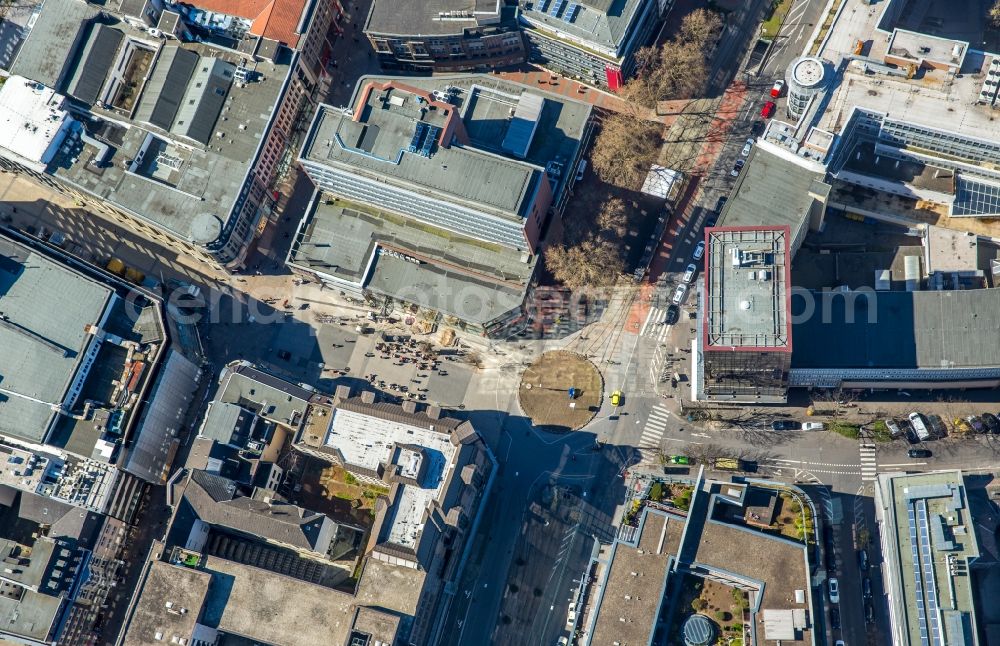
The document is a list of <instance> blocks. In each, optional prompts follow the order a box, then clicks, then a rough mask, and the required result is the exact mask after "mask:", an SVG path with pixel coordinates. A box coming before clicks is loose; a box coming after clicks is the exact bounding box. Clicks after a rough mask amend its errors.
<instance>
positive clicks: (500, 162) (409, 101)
mask: <svg viewBox="0 0 1000 646" xmlns="http://www.w3.org/2000/svg"><path fill="white" fill-rule="evenodd" d="M360 83H365V79H362V80H361V81H360ZM362 96H363V95H362ZM417 98H418V96H417V95H415V94H412V93H410V92H407V91H406V90H405V89H402V88H398V87H396V88H390V89H387V90H380V89H379V88H377V87H375V88H373V89H372V91H371V93H370V94H369V96H368V100H367V102H366V103H365V105H364V106H357V107H356V110H357V111H359V112H360V114H359V115H358V116H357V119H356V120H355V118H354V117H352V116H351V115H350V114H348V113H347V112H346V111H344V110H339V109H336V108H332V107H329V106H323V107H321V108H320V113H319V115H318V117H317V119H318V122H317V124H316V125H315V126H314V129H315V132H314V134H313V136H312V137H311V138H310V140H309V142H307V144H306V147H305V149H304V150H303V151H302V157H303V158H306V159H308V160H310V161H314V162H318V163H321V164H330V165H336V166H339V167H342V168H345V169H350V170H352V171H353V172H357V173H360V174H362V175H366V176H369V177H373V178H377V179H378V181H381V182H391V183H393V184H396V185H399V186H401V187H403V188H406V189H408V190H411V191H414V192H418V193H423V194H425V195H429V196H431V197H437V198H439V199H440V198H443V199H447V200H450V201H455V202H457V203H460V204H465V205H467V206H473V207H476V208H480V209H484V210H486V211H487V212H489V213H491V214H494V215H498V216H502V217H505V218H508V219H513V220H516V221H521V220H523V218H524V217H526V216H527V215H528V212H527V210H528V208H529V207H530V205H531V204H532V203H533V201H534V197H535V190H536V187H537V184H538V182H540V181H545V180H544V171H543V169H541V168H538V167H535V166H533V165H530V164H526V163H523V162H518V161H515V160H512V159H506V158H504V157H501V156H499V155H492V154H489V153H485V152H483V151H480V150H477V149H475V148H465V147H462V146H459V145H449V146H448V147H442V146H440V145H436V146H435V147H434V148H433V149H432V150H431V153H430V157H426V156H424V155H421V154H419V152H417V153H411V152H409V151H408V147H409V146H410V143H411V141H412V140H413V138H414V132H415V131H416V128H417V125H418V124H419V123H428V124H430V125H434V126H437V127H441V126H442V125H443V124H444V122H445V119H446V118H447V117H446V116H441V117H440V118H439V116H437V115H435V113H434V112H433V111H430V110H428V109H427V107H426V102H423V103H420V102H418V101H417ZM455 116H457V115H455Z"/></svg>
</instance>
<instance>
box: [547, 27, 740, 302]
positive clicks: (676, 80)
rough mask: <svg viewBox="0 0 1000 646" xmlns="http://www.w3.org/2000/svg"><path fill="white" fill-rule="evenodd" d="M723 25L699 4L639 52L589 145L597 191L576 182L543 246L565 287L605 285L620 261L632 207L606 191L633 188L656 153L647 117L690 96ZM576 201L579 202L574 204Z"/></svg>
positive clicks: (655, 134)
mask: <svg viewBox="0 0 1000 646" xmlns="http://www.w3.org/2000/svg"><path fill="white" fill-rule="evenodd" d="M720 26H721V21H720V19H719V17H718V14H715V13H713V12H711V11H708V10H705V9H698V10H696V11H694V12H692V13H690V14H688V15H687V16H685V17H684V20H683V22H682V23H681V26H680V29H679V30H678V33H677V35H676V36H675V37H674V38H673V39H671V40H670V41H668V42H667V43H665V44H664V45H662V46H661V47H645V48H643V49H641V50H640V51H639V52H638V53H637V70H636V75H635V76H634V78H632V79H631V80H630V81H628V82H627V83H626V84H625V86H624V87H623V88H622V89H621V91H620V95H621V97H622V98H623V99H624V100H625V102H626V105H627V106H629V107H630V108H631V109H627V110H625V111H622V112H611V113H609V114H607V115H606V116H605V117H604V118H603V119H602V121H601V129H600V133H599V134H598V135H597V137H596V138H595V140H594V145H593V148H592V150H591V156H590V163H591V168H593V170H594V172H595V173H596V174H597V177H598V178H599V179H600V180H601V182H602V183H604V184H606V185H608V186H605V187H602V189H603V190H598V189H589V190H588V189H587V188H583V187H581V188H578V189H577V195H576V197H575V199H574V200H573V202H572V204H571V208H572V207H577V209H578V210H577V211H575V212H569V213H568V216H567V217H566V218H565V219H564V222H565V231H564V235H563V244H561V245H553V246H551V247H549V248H548V249H547V250H546V253H545V264H546V267H548V270H549V271H550V272H551V273H552V275H553V277H554V278H555V279H556V280H558V281H559V282H561V283H562V284H564V285H565V286H567V287H569V288H571V289H577V288H580V287H607V286H610V285H613V284H614V283H616V282H617V281H618V279H619V278H620V276H621V274H622V272H623V271H624V268H625V261H624V253H625V249H624V248H623V245H622V239H623V238H624V237H625V236H626V234H627V233H628V230H629V228H630V225H631V224H633V222H630V220H633V219H634V218H637V217H639V215H638V213H637V210H638V209H637V208H634V205H629V204H628V203H626V202H625V200H623V199H622V198H620V197H615V196H613V195H611V194H610V191H609V190H608V189H609V188H610V187H618V188H620V189H625V190H627V191H636V190H637V189H638V188H639V187H640V186H641V184H642V181H643V179H644V178H645V177H646V173H648V172H649V168H650V166H651V165H652V164H653V163H654V162H655V161H656V159H657V158H658V157H659V154H660V148H661V146H662V143H663V126H662V124H660V123H659V122H656V121H649V120H647V117H648V115H649V113H650V110H651V109H653V108H654V107H655V105H656V103H657V102H658V101H662V100H668V99H677V98H691V97H694V96H697V95H698V94H700V93H701V91H702V90H703V89H704V84H705V78H706V76H707V63H706V54H707V52H708V50H709V48H710V47H711V43H712V41H713V39H714V38H715V34H716V33H717V32H718V30H719V28H720ZM580 207H582V208H580Z"/></svg>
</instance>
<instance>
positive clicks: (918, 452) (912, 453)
mask: <svg viewBox="0 0 1000 646" xmlns="http://www.w3.org/2000/svg"><path fill="white" fill-rule="evenodd" d="M931 455H932V453H931V452H930V451H928V450H927V449H910V450H909V451H907V452H906V457H908V458H929V457H931Z"/></svg>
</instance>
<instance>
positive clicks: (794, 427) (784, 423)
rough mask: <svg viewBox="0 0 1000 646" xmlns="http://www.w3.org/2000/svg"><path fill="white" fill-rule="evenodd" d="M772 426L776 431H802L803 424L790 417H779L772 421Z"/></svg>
mask: <svg viewBox="0 0 1000 646" xmlns="http://www.w3.org/2000/svg"><path fill="white" fill-rule="evenodd" d="M771 428H772V429H774V430H775V431H800V430H802V424H799V423H798V422H793V421H791V420H788V419H779V420H775V421H773V422H771Z"/></svg>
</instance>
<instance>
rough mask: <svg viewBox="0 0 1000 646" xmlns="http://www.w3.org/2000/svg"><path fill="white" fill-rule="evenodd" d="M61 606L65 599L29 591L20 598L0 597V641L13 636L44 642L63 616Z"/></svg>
mask: <svg viewBox="0 0 1000 646" xmlns="http://www.w3.org/2000/svg"><path fill="white" fill-rule="evenodd" d="M64 604H65V600H64V599H61V598H59V597H53V596H51V595H47V594H40V593H38V592H32V591H30V590H26V591H25V592H24V595H23V596H21V597H20V598H19V599H15V598H11V597H8V596H7V595H6V594H0V638H2V637H6V636H12V637H15V638H20V639H29V640H35V641H37V642H40V643H45V641H46V639H48V637H49V634H50V633H51V632H52V630H53V629H54V628H55V624H56V622H57V621H58V620H59V619H60V618H61V617H62V616H63V613H62V610H63V606H64ZM18 641H20V640H18ZM14 643H18V642H14Z"/></svg>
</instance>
